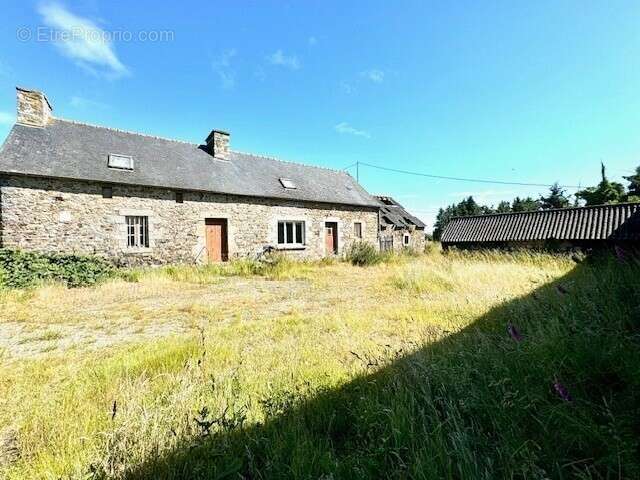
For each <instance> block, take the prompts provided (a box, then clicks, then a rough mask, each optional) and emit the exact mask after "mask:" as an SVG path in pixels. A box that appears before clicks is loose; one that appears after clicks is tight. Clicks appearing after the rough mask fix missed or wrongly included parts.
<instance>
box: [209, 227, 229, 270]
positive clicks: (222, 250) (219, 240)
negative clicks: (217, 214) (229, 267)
mask: <svg viewBox="0 0 640 480" xmlns="http://www.w3.org/2000/svg"><path fill="white" fill-rule="evenodd" d="M205 226H206V241H207V255H208V257H209V261H210V262H226V261H227V260H228V258H229V253H228V250H227V220H226V219H225V218H207V219H206V220H205Z"/></svg>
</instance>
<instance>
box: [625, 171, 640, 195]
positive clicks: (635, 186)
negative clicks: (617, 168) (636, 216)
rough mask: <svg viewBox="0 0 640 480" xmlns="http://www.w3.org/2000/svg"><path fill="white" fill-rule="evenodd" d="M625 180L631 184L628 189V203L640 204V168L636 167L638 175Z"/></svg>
mask: <svg viewBox="0 0 640 480" xmlns="http://www.w3.org/2000/svg"><path fill="white" fill-rule="evenodd" d="M624 179H625V180H626V181H627V182H629V187H628V188H627V192H628V193H627V199H626V200H627V201H628V202H640V167H636V173H635V174H634V175H630V176H628V177H624Z"/></svg>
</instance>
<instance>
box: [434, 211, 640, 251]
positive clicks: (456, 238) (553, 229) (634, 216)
mask: <svg viewBox="0 0 640 480" xmlns="http://www.w3.org/2000/svg"><path fill="white" fill-rule="evenodd" d="M534 240H640V203H624V204H618V205H598V206H594V207H578V208H565V209H560V210H540V211H536V212H518V213H498V214H492V215H478V216H474V217H456V218H453V219H452V220H451V221H450V222H449V223H448V224H447V226H446V227H445V229H444V232H443V233H442V237H441V241H442V243H482V242H517V241H523V242H525V241H534Z"/></svg>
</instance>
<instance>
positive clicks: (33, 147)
mask: <svg viewBox="0 0 640 480" xmlns="http://www.w3.org/2000/svg"><path fill="white" fill-rule="evenodd" d="M109 154H121V155H130V156H132V157H133V159H134V169H133V171H127V170H117V169H113V168H109V167H108V166H107V160H108V156H109ZM0 173H5V174H22V175H32V176H44V177H54V178H65V179H67V178H68V179H75V180H89V181H96V182H102V183H114V184H130V185H141V186H150V187H162V188H170V189H176V190H192V191H205V192H216V193H225V194H236V195H244V196H251V197H267V198H276V199H290V200H303V201H313V202H323V203H332V204H345V205H354V206H363V207H375V208H377V207H379V206H380V204H379V203H378V201H377V200H375V199H374V198H373V197H372V196H370V195H369V194H368V193H367V192H366V191H365V190H364V189H363V188H362V187H361V186H360V185H359V184H358V183H357V182H356V181H355V179H354V178H353V177H351V175H349V174H348V173H346V172H341V171H337V170H330V169H326V168H320V167H312V166H308V165H302V164H298V163H292V162H284V161H280V160H276V159H273V158H268V157H262V156H258V155H251V154H247V153H240V152H235V151H231V152H230V154H229V157H228V161H224V160H219V159H215V158H213V156H211V155H210V154H209V153H207V152H206V151H205V150H204V147H203V146H202V145H196V144H192V143H186V142H180V141H176V140H168V139H163V138H159V137H152V136H148V135H142V134H138V133H131V132H124V131H121V130H115V129H111V128H105V127H97V126H93V125H87V124H83V123H77V122H72V121H68V120H62V119H53V120H52V122H51V123H50V124H49V125H47V126H46V127H44V128H38V127H29V126H24V125H20V124H16V125H14V126H13V128H12V130H11V132H10V133H9V136H8V137H7V139H6V141H5V143H4V145H3V146H2V148H1V149H0ZM280 178H287V179H290V180H292V181H293V182H294V183H295V185H296V186H297V188H296V189H285V188H283V186H282V184H281V183H280V181H279V179H280Z"/></svg>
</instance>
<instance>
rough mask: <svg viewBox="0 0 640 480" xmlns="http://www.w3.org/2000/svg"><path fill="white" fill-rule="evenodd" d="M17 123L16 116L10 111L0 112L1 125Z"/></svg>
mask: <svg viewBox="0 0 640 480" xmlns="http://www.w3.org/2000/svg"><path fill="white" fill-rule="evenodd" d="M14 123H16V116H15V115H14V114H13V113H9V112H0V125H13V124H14Z"/></svg>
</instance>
